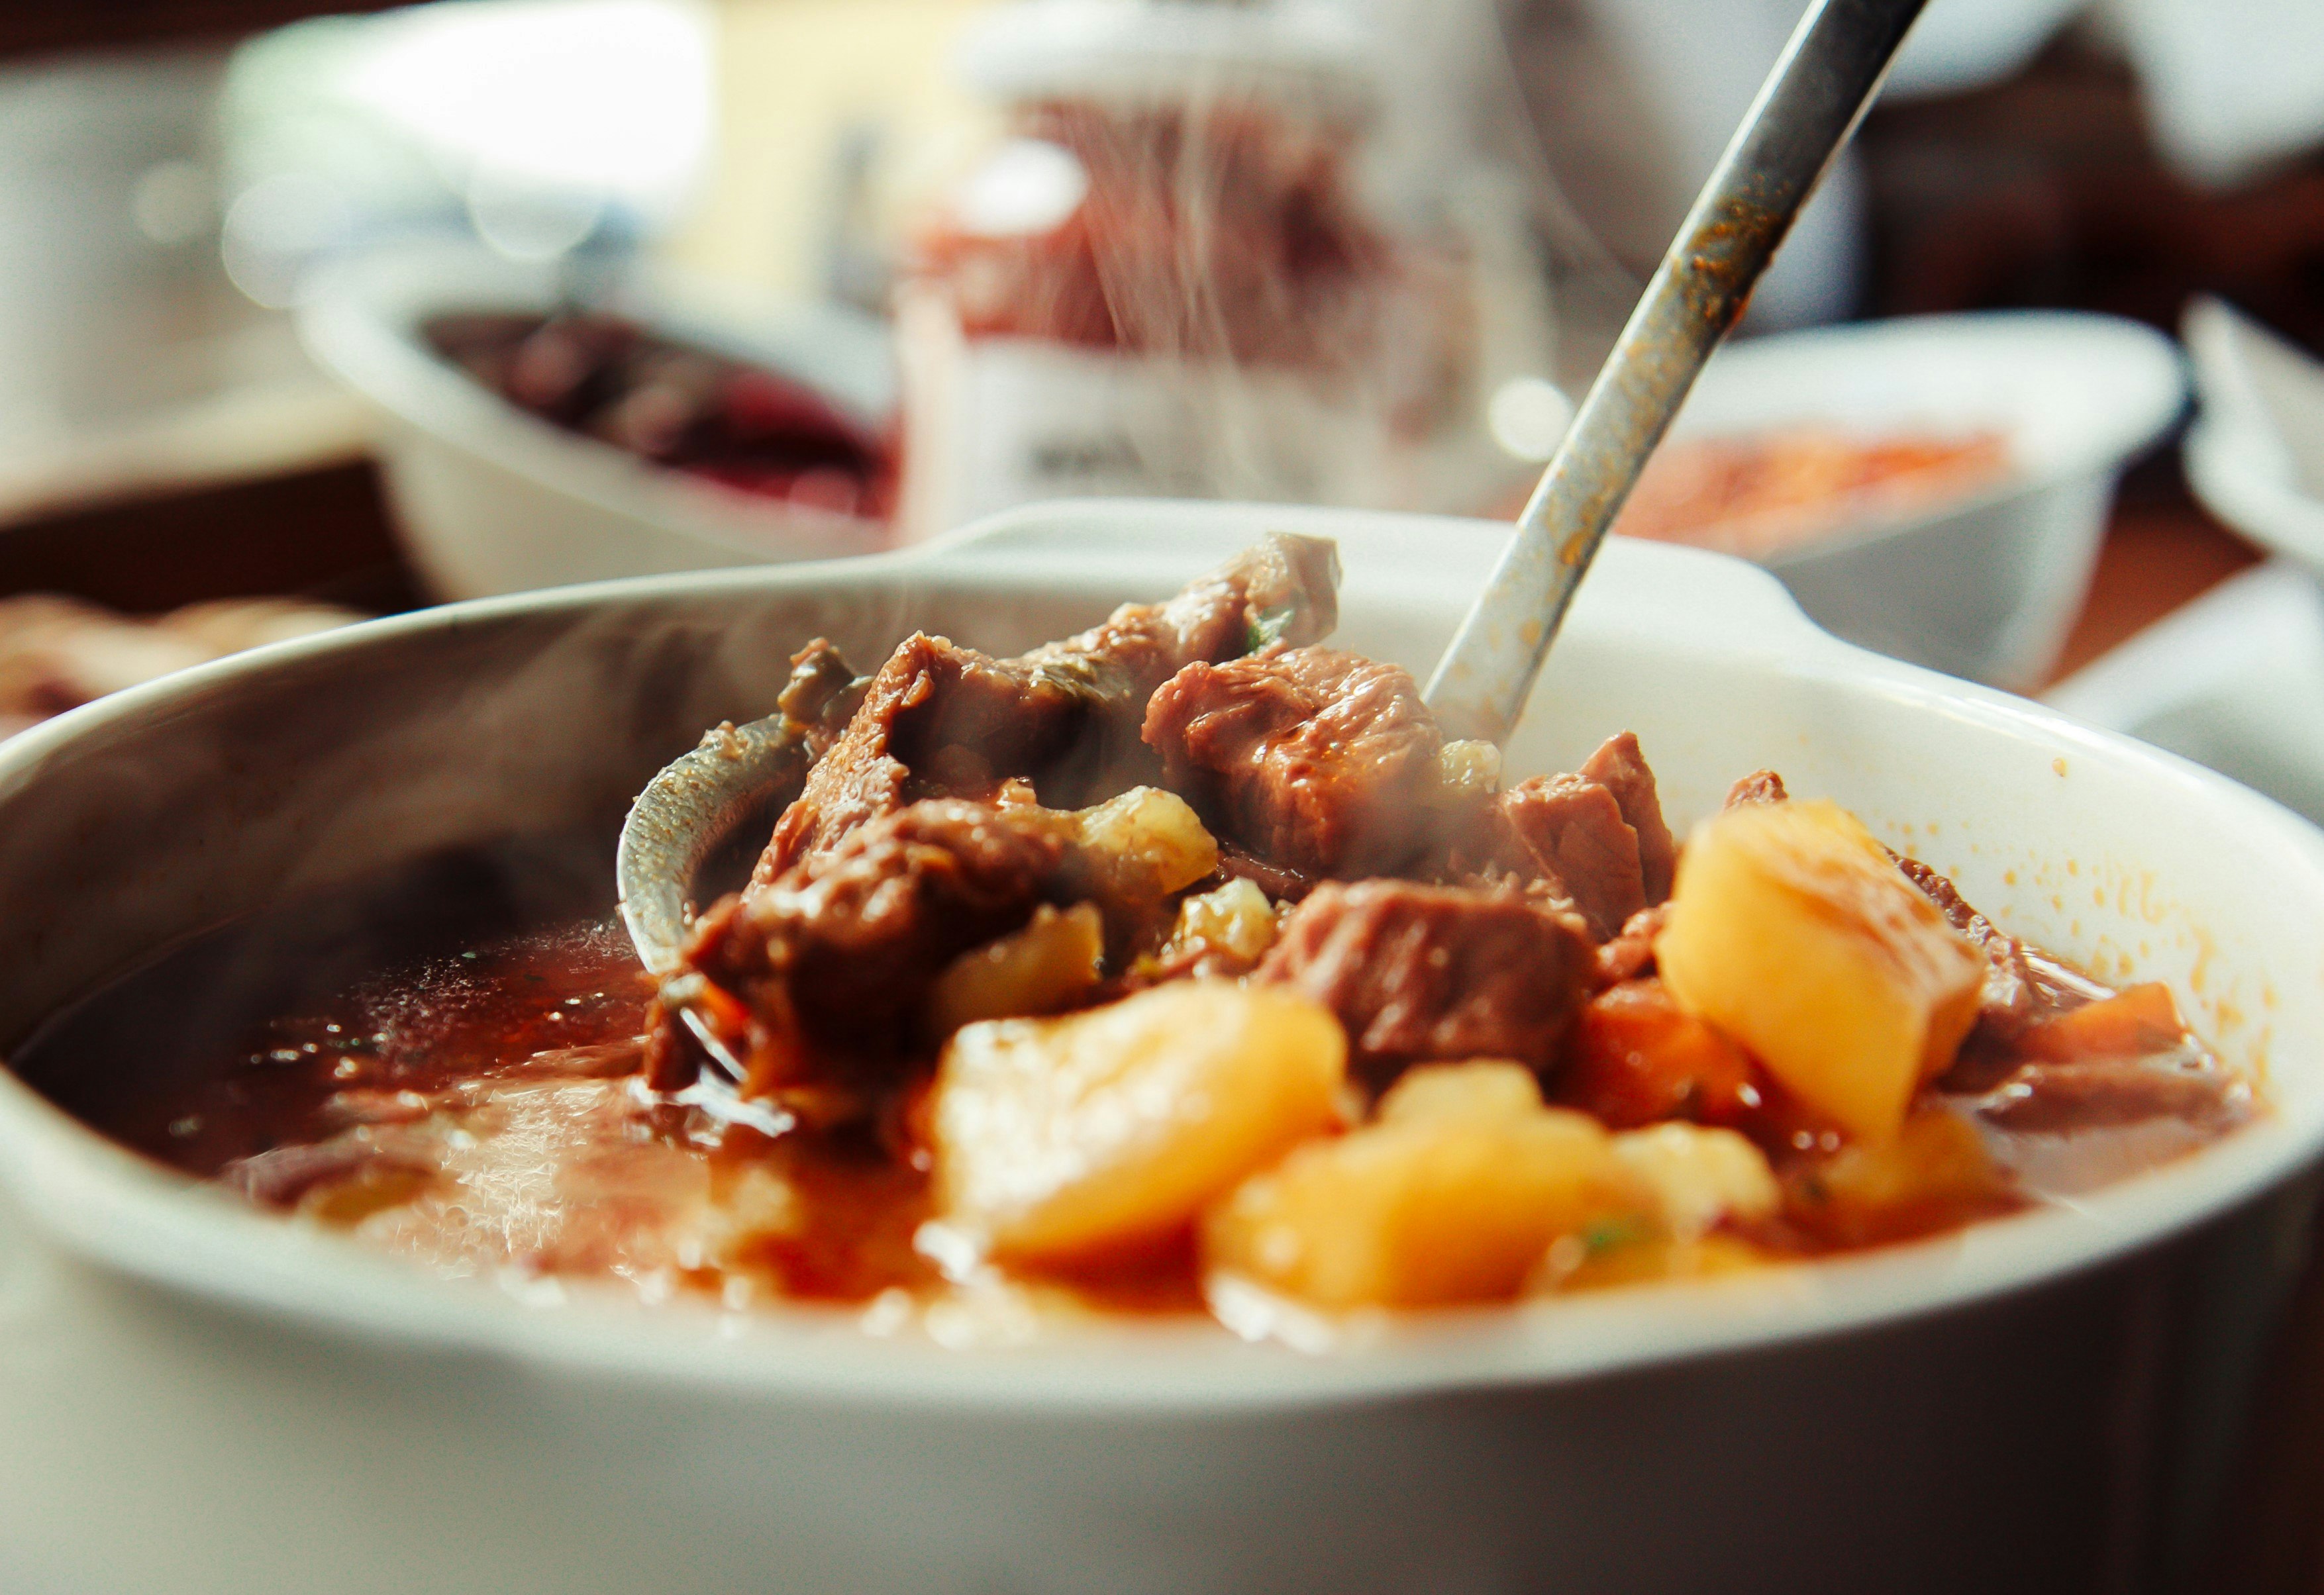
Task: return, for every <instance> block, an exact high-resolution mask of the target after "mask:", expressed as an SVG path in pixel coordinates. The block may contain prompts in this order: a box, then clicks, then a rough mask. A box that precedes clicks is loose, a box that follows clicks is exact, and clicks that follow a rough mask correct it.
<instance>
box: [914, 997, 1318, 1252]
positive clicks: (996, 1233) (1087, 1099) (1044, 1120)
mask: <svg viewBox="0 0 2324 1595" xmlns="http://www.w3.org/2000/svg"><path fill="white" fill-rule="evenodd" d="M1347 1052H1348V1049H1347V1037H1346V1036H1345V1035H1344V1034H1343V1033H1342V1030H1341V1028H1340V1025H1339V1021H1338V1020H1336V1019H1333V1017H1332V1015H1331V1014H1330V1013H1329V1012H1327V1011H1326V1010H1324V1009H1323V1008H1321V1007H1320V1006H1318V1005H1317V1004H1315V1003H1314V1002H1312V1001H1309V1000H1307V999H1305V998H1304V997H1299V996H1296V995H1295V994H1292V993H1290V992H1286V991H1281V990H1273V989H1270V990H1257V989H1253V990H1248V991H1246V990H1245V989H1243V988H1242V987H1240V986H1237V985H1235V984H1233V983H1231V982H1224V981H1187V982H1177V983H1175V984H1171V985H1167V986H1157V987H1156V988H1155V989H1154V990H1152V991H1143V992H1140V993H1139V994H1138V995H1137V996H1134V997H1129V998H1125V999H1123V1000H1121V1001H1120V1002H1116V1003H1112V1004H1110V1005H1108V1006H1107V1007H1104V1008H1100V1009H1093V1010H1091V1011H1089V1012H1087V1013H1081V1014H1074V1015H1071V1016H1069V1017H1067V1018H1065V1019H1001V1020H993V1021H991V1022H988V1023H984V1024H977V1025H971V1026H969V1027H968V1028H965V1029H964V1030H962V1031H961V1032H960V1033H959V1034H958V1035H957V1036H955V1037H953V1040H952V1044H951V1045H950V1046H947V1047H946V1048H945V1055H944V1059H943V1062H942V1064H941V1065H939V1067H938V1070H937V1075H936V1096H935V1101H934V1102H933V1105H932V1114H931V1118H932V1122H933V1126H934V1139H935V1145H936V1194H937V1201H938V1204H939V1209H940V1211H942V1212H944V1213H945V1217H946V1220H947V1222H950V1223H952V1224H953V1225H954V1227H956V1228H958V1229H960V1230H962V1231H966V1232H968V1233H970V1234H972V1235H973V1236H976V1237H978V1238H980V1239H981V1240H982V1241H983V1242H984V1244H985V1245H986V1247H987V1248H988V1249H990V1250H991V1252H992V1254H993V1255H995V1256H998V1257H1001V1258H1010V1259H1015V1260H1019V1261H1028V1262H1070V1261H1075V1260H1083V1259H1089V1258H1097V1257H1102V1256H1103V1255H1104V1254H1106V1253H1108V1252H1113V1251H1120V1250H1123V1249H1130V1248H1134V1247H1136V1246H1139V1245H1140V1244H1143V1243H1148V1242H1151V1241H1154V1240H1159V1239H1162V1238H1164V1237H1167V1235H1169V1234H1170V1233H1171V1232H1173V1231H1178V1230H1181V1229H1183V1228H1184V1227H1185V1225H1186V1224H1188V1223H1190V1222H1192V1221H1193V1220H1194V1216H1195V1214H1196V1213H1197V1212H1200V1211H1201V1210H1202V1209H1203V1207H1204V1206H1205V1205H1206V1204H1208V1203H1210V1202H1211V1201H1213V1199H1214V1198H1215V1197H1217V1196H1218V1195H1219V1194H1221V1193H1222V1192H1225V1191H1228V1190H1231V1189H1232V1188H1233V1186H1234V1185H1236V1184H1237V1183H1238V1182H1239V1181H1240V1180H1241V1179H1242V1178H1243V1177H1244V1176H1246V1175H1248V1174H1250V1172H1251V1170H1253V1169H1255V1168H1259V1167H1263V1166H1266V1165H1267V1164H1269V1163H1272V1162H1273V1161H1275V1160H1276V1159H1277V1157H1281V1156H1282V1154H1283V1153H1284V1151H1285V1150H1286V1148H1289V1147H1290V1146H1292V1145H1293V1144H1294V1143H1295V1142H1297V1141H1300V1140H1303V1139H1306V1138H1307V1137H1309V1136H1312V1135H1314V1134H1316V1133H1317V1132H1319V1131H1321V1130H1323V1129H1325V1128H1327V1127H1328V1126H1329V1125H1331V1124H1332V1123H1333V1120H1334V1117H1335V1112H1336V1106H1337V1100H1338V1093H1339V1090H1340V1087H1341V1084H1342V1081H1343V1080H1344V1079H1345V1077H1346V1074H1347Z"/></svg>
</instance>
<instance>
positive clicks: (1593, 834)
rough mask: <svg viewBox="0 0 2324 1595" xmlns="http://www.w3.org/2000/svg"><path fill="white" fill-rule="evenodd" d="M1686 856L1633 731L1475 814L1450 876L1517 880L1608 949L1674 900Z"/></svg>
mask: <svg viewBox="0 0 2324 1595" xmlns="http://www.w3.org/2000/svg"><path fill="white" fill-rule="evenodd" d="M1677 857H1678V849H1677V845H1676V844H1674V842H1673V841H1672V839H1671V833H1670V827H1669V825H1666V824H1665V823H1664V820H1663V811H1662V802H1661V799H1660V798H1658V797H1657V796H1656V795H1655V778H1654V772H1653V771H1652V770H1648V769H1647V768H1646V759H1645V757H1644V756H1643V755H1642V754H1641V753H1640V752H1639V751H1638V739H1637V737H1635V736H1633V735H1631V734H1630V733H1628V732H1624V733H1621V734H1620V735H1619V736H1616V737H1611V738H1609V739H1608V740H1607V741H1606V742H1604V743H1602V744H1601V745H1600V747H1599V749H1598V751H1596V752H1594V753H1592V754H1591V756H1590V757H1589V759H1588V760H1587V761H1584V762H1583V764H1582V769H1581V770H1579V771H1577V772H1575V773H1574V774H1572V775H1554V776H1535V777H1534V778H1533V779H1530V780H1525V781H1520V782H1518V783H1517V785H1516V786H1514V787H1511V788H1509V789H1508V791H1506V792H1502V793H1499V794H1498V795H1496V796H1495V797H1494V798H1492V799H1491V800H1490V801H1489V803H1487V804H1485V805H1484V806H1483V807H1482V808H1481V809H1479V810H1477V811H1475V812H1474V814H1473V815H1472V816H1471V817H1470V818H1469V819H1468V820H1467V821H1466V822H1465V825H1464V826H1463V829H1462V834H1460V835H1459V836H1458V837H1457V838H1456V840H1455V841H1454V843H1453V844H1452V849H1451V851H1450V853H1449V854H1448V864H1447V868H1446V870H1445V871H1444V872H1445V873H1446V874H1447V875H1449V876H1450V877H1451V878H1452V879H1454V880H1466V881H1468V882H1470V883H1471V884H1490V883H1492V882H1495V881H1499V880H1511V879H1513V880H1516V881H1517V883H1519V884H1521V885H1524V886H1526V889H1527V890H1529V891H1531V892H1532V893H1533V894H1534V895H1535V896H1536V897H1539V898H1541V899H1544V900H1545V901H1550V902H1556V903H1562V904H1563V905H1565V906H1566V907H1569V908H1572V909H1573V911H1574V912H1576V913H1578V914H1580V915H1581V916H1582V920H1583V922H1584V923H1585V924H1586V925H1588V927H1590V933H1591V936H1594V937H1595V938H1596V939H1598V940H1600V941H1601V942H1602V941H1609V940H1611V939H1612V938H1613V937H1615V936H1617V935H1618V934H1619V932H1620V931H1621V928H1622V927H1623V926H1624V925H1625V924H1627V923H1628V921H1629V919H1630V918H1631V917H1632V916H1634V915H1636V914H1637V912H1638V911H1639V910H1640V909H1642V908H1651V907H1653V906H1655V905H1656V904H1658V903H1661V902H1663V901H1665V899H1668V898H1669V896H1670V886H1671V879H1672V876H1673V875H1674V872H1675V871H1676V868H1677Z"/></svg>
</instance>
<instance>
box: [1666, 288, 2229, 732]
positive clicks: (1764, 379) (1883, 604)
mask: <svg viewBox="0 0 2324 1595" xmlns="http://www.w3.org/2000/svg"><path fill="white" fill-rule="evenodd" d="M2185 391H2186V390H2185V382H2184V378H2183V376H2182V374H2181V363H2180V358H2179V355H2178V352H2177V350H2176V349H2175V348H2174V347H2173V346H2172V343H2171V341H2170V340H2169V339H2167V338H2165V337H2163V336H2162V335H2161V334H2159V333H2156V332H2153V331H2152V330H2151V329H2149V328H2147V327H2141V326H2139V325H2137V324H2136V323H2134V322H2130V321H2125V320H2121V319H2118V318H2114V317H2108V316H2094V315H2084V314H2075V313H2056V312H2041V311H2006V312H1996V313H1990V314H1980V315H1958V316H1923V317H1907V318H1897V319H1895V320H1889V321H1880V322H1871V323H1864V324H1859V325H1854V326H1845V327H1826V328H1820V329H1817V330H1813V331H1807V332H1797V333H1786V334H1782V335H1778V336H1775V337H1763V338H1757V339H1753V340H1750V341H1748V342H1744V343H1738V344H1735V345H1732V346H1729V347H1728V348H1726V349H1724V350H1722V351H1721V352H1720V355H1718V357H1717V358H1715V359H1714V360H1713V361H1712V362H1711V365H1710V367H1709V369H1708V370H1706V371H1705V372H1704V373H1703V376H1702V380H1701V383H1698V384H1697V386H1696V388H1695V390H1694V392H1693V395H1692V397H1691V398H1690V399H1689V400H1688V401H1687V405H1686V409H1685V410H1683V412H1682V413H1681V415H1680V417H1679V419H1678V422H1677V423H1676V425H1675V426H1674V429H1673V431H1672V438H1673V439H1674V442H1676V441H1682V440H1699V439H1708V438H1721V439H1730V438H1731V439H1736V440H1744V439H1748V438H1754V437H1772V436H1779V435H1782V434H1784V433H1786V432H1793V431H1797V430H1799V429H1813V430H1816V431H1819V432H1821V431H1826V430H1828V431H1830V432H1831V433H1832V434H1834V435H1840V436H1845V437H1847V438H1854V439H1860V440H1862V441H1864V442H1866V443H1874V442H1878V441H1882V440H1887V439H1907V438H1910V439H1918V438H1930V439H1949V438H1950V439H1959V438H1975V437H1978V436H1985V435H1991V436H1994V437H1997V438H1998V440H1999V442H2000V444H2001V446H2002V452H2003V454H2004V456H2005V457H2006V463H2005V464H2004V466H2002V468H2001V469H2000V470H1999V471H1998V473H1997V474H1995V475H1991V476H1990V477H1987V478H1985V479H1981V480H1979V481H1977V482H1975V483H1969V482H1963V483H1961V484H1959V487H1960V491H1957V492H1947V493H1913V494H1909V495H1903V496H1899V495H1895V494H1889V493H1867V494H1866V495H1864V496H1863V497H1861V498H1860V499H1858V500H1857V501H1855V502H1852V503H1850V504H1849V505H1846V506H1842V505H1840V504H1835V505H1834V506H1832V513H1831V516H1830V518H1829V519H1828V520H1826V521H1824V522H1823V523H1822V526H1821V529H1820V530H1817V531H1816V532H1815V533H1814V534H1812V535H1802V536H1801V537H1799V538H1798V539H1797V540H1789V539H1787V540H1786V541H1785V542H1784V546H1782V547H1781V548H1779V549H1775V550H1773V551H1770V552H1766V553H1764V554H1762V555H1760V556H1759V557H1758V558H1759V562H1760V563H1761V564H1763V565H1765V566H1766V567H1767V568H1769V569H1770V570H1772V571H1774V572H1775V575H1776V576H1779V577H1781V578H1782V580H1783V582H1784V585H1785V586H1787V587H1789V588H1790V589H1791V591H1792V594H1793V596H1794V597H1795V598H1797V599H1798V600H1799V603H1800V605H1801V607H1802V608H1803V609H1805V610H1806V611H1807V612H1808V613H1809V614H1811V615H1812V616H1813V617H1814V618H1815V619H1816V620H1817V621H1818V622H1820V623H1821V624H1822V625H1823V626H1824V627H1826V628H1827V629H1828V630H1830V631H1831V632H1835V633H1837V634H1838V635H1840V636H1841V637H1844V638H1846V639H1848V640H1849V641H1852V642H1857V643H1860V644H1862V645H1864V646H1865V647H1867V648H1872V649H1877V650H1879V651H1881V652H1883V653H1887V654H1891V655H1894V656H1895V657H1896V658H1899V659H1909V660H1911V661H1913V662H1914V663H1917V664H1923V665H1928V666H1931V667H1932V668H1936V669H1940V670H1943V671H1946V672H1948V673H1949V674H1951V675H1956V676H1962V677H1967V678H1970V679H1972V680H1978V681H1984V682H1987V683H1990V684H1992V685H1995V686H1999V687H2013V688H2018V689H2024V688H2025V687H2031V686H2033V684H2035V683H2037V682H2038V681H2040V680H2041V679H2042V678H2043V677H2044V676H2045V675H2046V674H2047V673H2048V672H2049V670H2050V668H2051V667H2052V665H2053V664H2054V663H2055V662H2056V659H2057V658H2058V654H2059V650H2060V649H2061V646H2062V645H2063V644H2064V642H2065V640H2066V635H2067V632H2068V631H2069V629H2070V627H2071V625H2072V623H2073V619H2074V616H2075V614H2076V613H2077V611H2078V610H2079V609H2080V606H2081V603H2082V600H2083V596H2084V595H2085V593H2086V592H2087V591H2088V589H2089V578H2090V572H2091V569H2092V567H2093V565H2094V564H2095V562H2096V559H2097V555H2098V542H2099V539H2100V535H2101V533H2102V532H2103V531H2104V530H2105V524H2106V517H2107V507H2108V505H2109V503H2110V502H2111V501H2112V498H2113V494H2114V488H2115V484H2116V481H2117V479H2118V478H2119V477H2120V475H2121V474H2122V471H2123V468H2124V467H2125V466H2126V465H2127V464H2129V462H2130V461H2131V460H2132V459H2133V458H2135V456H2137V455H2139V454H2140V453H2141V452H2142V451H2144V449H2145V448H2147V447H2149V446H2151V445H2152V444H2153V443H2154V442H2156V441H2157V440H2158V439H2159V438H2162V437H2163V434H2164V433H2165V432H2166V431H2167V430H2168V429H2170V427H2171V426H2172V422H2173V421H2175V420H2176V419H2178V416H2179V414H2180V410H2181V406H2182V405H2183V403H2184V400H2185ZM1686 540H1704V541H1711V540H1712V539H1708V538H1704V539H1696V538H1692V537H1690V538H1688V539H1686Z"/></svg>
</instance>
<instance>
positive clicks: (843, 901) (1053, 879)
mask: <svg viewBox="0 0 2324 1595" xmlns="http://www.w3.org/2000/svg"><path fill="white" fill-rule="evenodd" d="M1070 847H1071V843H1070V841H1069V839H1068V837H1067V834H1066V825H1065V821H1064V820H1063V819H1062V818H1061V817H1060V816H1057V815H1056V814H1055V813H1053V812H1051V811H1049V810H1047V809H1042V808H1035V807H1022V806H1019V807H993V806H991V805H987V804H978V803H966V802H962V801H959V800H957V799H949V798H947V799H937V800H932V801H928V802H923V803H916V804H913V805H911V806H910V807H907V808H903V809H899V810H898V811H897V812H895V813H893V814H890V815H886V816H881V817H880V818H878V819H875V820H872V821H871V822H870V823H868V824H866V825H862V826H861V827H859V828H858V829H856V830H855V831H853V833H851V834H849V835H848V836H847V837H846V838H845V839H844V841H842V842H841V843H840V844H838V845H837V846H836V847H835V848H834V849H832V850H831V851H830V852H829V853H825V854H822V855H820V856H818V857H816V858H813V859H810V860H808V861H807V862H805V863H802V864H800V865H798V866H797V867H795V868H793V869H791V870H788V871H785V872H784V873H783V874H782V875H780V876H779V877H778V878H777V879H776V880H773V881H772V882H770V883H769V884H768V885H767V886H766V887H764V888H763V889H761V890H755V891H753V892H752V893H750V894H749V895H748V896H744V897H729V898H727V899H724V901H722V902H720V903H719V904H718V905H717V907H716V908H713V909H712V910H711V911H710V912H709V913H708V914H706V915H705V916H704V917H702V919H701V921H700V922H699V924H698V925H697V927H696V930H695V934H694V937H693V940H692V941H691V942H690V943H689V944H688V945H687V954H686V956H687V964H688V966H689V967H690V968H692V969H694V970H696V971H698V972H700V973H702V974H703V975H705V976H706V977H708V979H709V980H710V982H712V983H713V984H714V985H715V987H716V988H717V989H718V990H719V991H723V992H725V993H727V994H730V995H731V996H733V997H734V998H738V999H740V1000H741V1002H742V1004H743V1005H744V1006H745V1007H746V1008H747V1017H745V1016H743V1015H737V1016H735V1018H736V1019H738V1020H739V1021H740V1023H739V1024H738V1026H737V1028H738V1031H739V1034H737V1035H736V1036H735V1037H733V1041H734V1042H735V1043H736V1044H737V1046H738V1050H740V1051H742V1053H743V1054H744V1056H746V1057H747V1059H748V1062H749V1066H750V1076H751V1077H750V1079H749V1080H748V1081H747V1082H746V1086H747V1088H748V1089H749V1090H751V1091H752V1092H753V1093H763V1092H766V1091H768V1090H770V1089H773V1088H776V1087H779V1086H784V1085H788V1084H794V1083H800V1082H804V1081H810V1080H811V1081H814V1082H816V1083H839V1084H842V1085H866V1084H874V1083H879V1081H880V1080H881V1079H882V1078H885V1077H887V1076H889V1075H891V1074H892V1073H893V1071H894V1067H895V1065H897V1064H898V1063H899V1061H900V1060H904V1059H906V1058H908V1057H909V1056H912V1055H913V1054H914V1052H915V1051H916V1049H920V1048H921V1047H922V1044H923V1043H924V1042H925V1040H926V1039H927V1038H926V1037H922V1036H920V1035H919V1034H918V1021H919V1018H920V1010H921V1009H922V1007H923V1006H924V1005H925V1000H926V998H927V991H928V988H929V986H930V985H931V984H932V983H933V982H935V980H936V976H937V975H939V974H940V973H943V971H944V969H945V966H946V965H947V964H949V963H951V962H952V961H953V960H954V958H956V957H958V956H959V955H960V954H963V953H965V952H967V951H968V950H969V949H970V948H972V947H978V946H982V945H984V944H985V943H987V942H990V941H991V940H992V939H993V938H994V937H996V936H1004V935H1006V934H1008V933H1009V932H1010V931H1013V930H1015V929H1017V928H1019V927H1020V926H1022V925H1024V924H1025V922H1026V921H1027V920H1028V919H1029V918H1031V917H1032V914H1033V910H1034V909H1035V908H1037V906H1039V905H1040V904H1041V903H1043V902H1045V901H1048V900H1050V899H1051V898H1052V896H1053V895H1054V894H1056V892H1057V890H1058V882H1059V880H1060V878H1061V876H1062V875H1063V874H1064V873H1065V866H1066V863H1067V862H1068V853H1069V849H1070Z"/></svg>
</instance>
